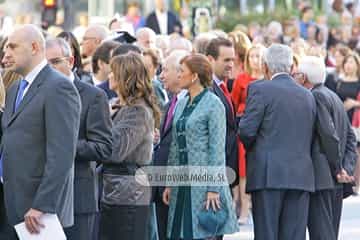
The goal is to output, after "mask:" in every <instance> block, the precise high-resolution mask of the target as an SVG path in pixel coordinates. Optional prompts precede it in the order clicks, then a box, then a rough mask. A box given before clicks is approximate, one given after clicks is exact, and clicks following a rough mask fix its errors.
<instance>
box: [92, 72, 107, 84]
mask: <svg viewBox="0 0 360 240" xmlns="http://www.w3.org/2000/svg"><path fill="white" fill-rule="evenodd" d="M94 76H95V78H96V80H98V81H100V82H104V81H106V79H107V77H106V76H105V74H102V73H100V72H98V73H95V74H94Z"/></svg>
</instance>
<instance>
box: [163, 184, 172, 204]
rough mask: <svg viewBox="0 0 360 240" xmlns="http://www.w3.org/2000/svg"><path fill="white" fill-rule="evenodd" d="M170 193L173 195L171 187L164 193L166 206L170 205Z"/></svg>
mask: <svg viewBox="0 0 360 240" xmlns="http://www.w3.org/2000/svg"><path fill="white" fill-rule="evenodd" d="M170 193H171V189H170V188H169V187H166V188H165V190H164V192H163V202H164V203H165V204H166V205H169V202H170Z"/></svg>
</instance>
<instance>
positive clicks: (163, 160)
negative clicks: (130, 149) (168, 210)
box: [153, 103, 172, 199]
mask: <svg viewBox="0 0 360 240" xmlns="http://www.w3.org/2000/svg"><path fill="white" fill-rule="evenodd" d="M169 108H170V103H168V104H167V105H166V107H165V109H166V111H165V112H164V115H163V116H164V117H163V119H162V122H161V126H160V142H159V143H158V144H157V145H156V146H155V149H154V162H153V164H154V166H167V162H168V158H169V152H170V145H171V142H172V134H171V129H172V124H170V126H169V127H168V128H167V129H165V123H166V120H167V114H168V111H169ZM163 191H164V187H153V195H154V197H158V198H159V199H162V193H163ZM155 194H157V196H155Z"/></svg>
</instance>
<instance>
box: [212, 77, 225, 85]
mask: <svg viewBox="0 0 360 240" xmlns="http://www.w3.org/2000/svg"><path fill="white" fill-rule="evenodd" d="M213 79H214V81H215V83H216V85H218V86H220V84H221V83H222V82H223V81H221V80H220V79H219V78H218V77H217V76H216V75H215V74H213Z"/></svg>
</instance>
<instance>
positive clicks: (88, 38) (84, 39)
mask: <svg viewBox="0 0 360 240" xmlns="http://www.w3.org/2000/svg"><path fill="white" fill-rule="evenodd" d="M91 39H97V38H96V37H83V39H82V41H83V42H85V41H88V40H91Z"/></svg>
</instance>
